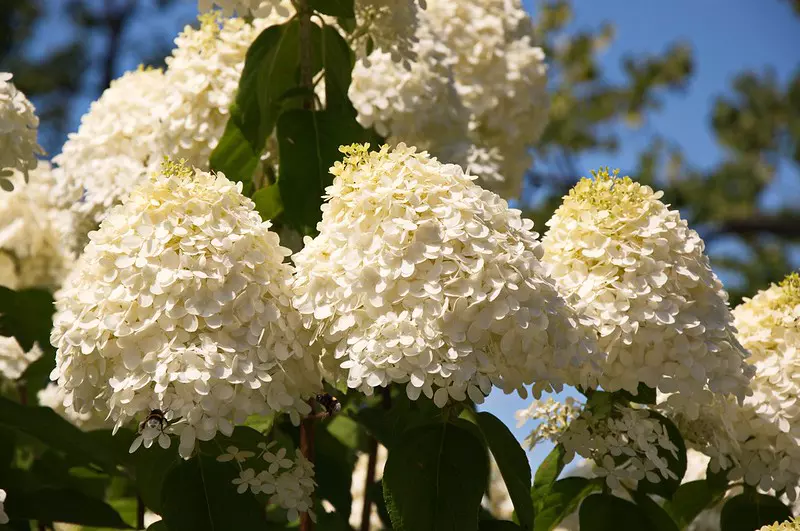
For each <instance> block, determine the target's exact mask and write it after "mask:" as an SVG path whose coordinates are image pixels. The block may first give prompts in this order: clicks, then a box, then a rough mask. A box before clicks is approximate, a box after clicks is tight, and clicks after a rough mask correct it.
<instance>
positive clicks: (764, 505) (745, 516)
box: [720, 489, 792, 531]
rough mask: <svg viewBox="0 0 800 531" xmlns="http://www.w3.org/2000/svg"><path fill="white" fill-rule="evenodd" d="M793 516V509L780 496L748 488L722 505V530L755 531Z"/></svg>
mask: <svg viewBox="0 0 800 531" xmlns="http://www.w3.org/2000/svg"><path fill="white" fill-rule="evenodd" d="M791 517H792V511H791V509H789V508H788V507H787V506H786V505H784V504H783V503H782V502H781V501H780V500H779V499H778V498H776V497H774V496H767V495H766V494H760V493H758V492H755V491H754V490H752V489H748V490H746V491H745V492H743V493H742V494H739V495H738V496H734V497H733V498H730V499H729V500H728V501H726V502H725V505H723V506H722V514H721V515H720V525H721V529H722V531H745V530H746V531H753V529H759V528H760V527H762V526H765V525H770V524H773V523H775V522H784V521H786V520H788V519H789V518H791Z"/></svg>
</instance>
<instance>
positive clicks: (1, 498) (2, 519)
mask: <svg viewBox="0 0 800 531" xmlns="http://www.w3.org/2000/svg"><path fill="white" fill-rule="evenodd" d="M5 501H6V491H4V490H3V489H0V524H7V523H8V520H9V519H8V515H7V514H6V511H5V507H3V505H4V504H5Z"/></svg>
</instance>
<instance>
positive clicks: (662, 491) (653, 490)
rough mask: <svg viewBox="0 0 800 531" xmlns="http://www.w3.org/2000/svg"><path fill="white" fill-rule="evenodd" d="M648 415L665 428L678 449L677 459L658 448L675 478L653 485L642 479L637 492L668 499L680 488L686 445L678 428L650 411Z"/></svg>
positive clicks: (683, 472) (660, 480)
mask: <svg viewBox="0 0 800 531" xmlns="http://www.w3.org/2000/svg"><path fill="white" fill-rule="evenodd" d="M649 413H650V417H652V418H655V419H657V420H658V421H659V422H660V423H661V424H663V425H664V426H665V427H666V429H667V434H668V435H669V440H670V441H672V444H674V445H675V446H676V447H677V448H678V455H677V457H676V456H674V455H672V452H670V451H668V450H665V449H664V448H661V447H660V446H659V448H658V455H659V456H660V457H662V458H664V459H666V461H667V465H668V467H669V469H670V470H671V471H672V472H674V473H675V477H674V478H669V479H665V478H663V477H660V478H659V481H657V482H655V483H653V482H650V481H649V480H647V478H645V479H642V480H641V481H639V484H638V487H637V490H638V491H639V492H642V493H645V494H658V495H659V496H661V497H662V498H666V499H670V498H671V497H672V495H673V494H674V493H675V491H676V490H678V487H680V486H681V480H682V479H683V476H684V475H685V474H686V465H687V458H686V444H685V443H684V442H683V436H682V435H681V432H680V430H678V427H677V426H675V424H674V423H673V422H672V421H671V420H669V419H668V418H666V417H665V416H664V415H662V414H660V413H656V412H655V411H652V410H650V411H649Z"/></svg>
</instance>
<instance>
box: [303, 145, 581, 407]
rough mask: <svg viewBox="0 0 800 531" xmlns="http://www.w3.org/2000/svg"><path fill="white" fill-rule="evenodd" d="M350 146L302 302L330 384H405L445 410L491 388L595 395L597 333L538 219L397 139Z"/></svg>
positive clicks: (306, 269)
mask: <svg viewBox="0 0 800 531" xmlns="http://www.w3.org/2000/svg"><path fill="white" fill-rule="evenodd" d="M368 147H369V146H359V145H355V146H351V147H345V148H342V151H343V152H344V153H345V154H346V155H345V160H344V162H337V163H336V165H335V166H334V167H333V168H332V169H331V173H332V174H333V175H334V176H335V178H334V181H333V185H332V186H330V187H329V188H328V189H327V190H326V197H327V198H329V201H328V202H327V203H326V204H325V205H323V207H322V210H323V212H322V221H321V222H320V223H319V224H318V226H317V229H318V230H319V232H320V234H319V236H317V237H316V238H314V239H313V240H312V239H310V238H307V239H306V244H305V247H304V248H303V250H301V251H300V252H299V253H298V254H296V255H294V262H295V264H296V266H297V273H296V276H295V292H296V297H295V305H296V307H297V308H298V310H299V312H300V313H301V314H302V316H303V322H304V325H305V326H306V327H307V328H309V329H310V330H312V331H313V332H314V338H315V339H316V341H317V342H319V343H321V344H322V345H323V346H324V347H325V348H326V349H327V352H326V355H325V356H324V362H325V363H326V364H327V366H328V368H329V370H331V371H333V373H334V374H333V375H332V378H333V379H336V378H338V377H342V378H343V377H345V376H346V379H347V385H348V386H349V387H350V388H353V389H360V390H362V391H363V392H365V393H367V394H371V393H372V392H373V388H375V387H378V386H386V385H388V384H390V383H391V382H398V383H407V385H406V392H407V394H408V396H409V398H411V399H412V400H415V399H417V398H418V397H419V395H420V394H421V393H424V394H425V395H426V396H427V397H429V398H433V400H434V402H435V403H436V404H437V405H438V406H439V407H443V406H444V405H445V404H446V403H447V402H448V400H449V399H450V398H452V399H454V400H465V399H466V398H467V396H469V397H470V399H472V400H473V401H475V402H482V401H483V398H484V396H486V395H487V394H488V393H489V391H490V389H491V387H492V385H496V386H498V387H500V388H501V389H503V390H504V391H505V392H507V393H510V392H512V391H515V390H516V391H517V392H519V393H520V394H521V395H523V396H526V395H527V391H526V389H525V387H524V386H525V385H528V384H533V393H534V395H536V396H539V395H540V394H541V392H542V391H548V390H551V389H560V388H561V386H562V385H563V384H565V383H566V384H571V385H583V386H591V385H592V384H593V382H594V378H595V374H594V371H595V370H596V367H597V364H596V363H595V362H594V354H595V351H594V343H593V337H591V336H590V335H589V332H588V331H587V330H586V329H585V328H584V327H583V326H582V325H581V323H580V322H579V317H578V316H577V314H575V313H574V311H573V310H572V309H571V308H570V307H569V306H568V305H567V304H566V303H565V302H564V301H563V299H561V298H560V297H559V296H558V294H557V292H556V290H555V288H554V286H553V284H552V282H551V281H550V279H549V278H547V276H546V275H545V274H544V272H543V266H542V265H541V263H540V262H539V258H540V256H541V247H540V245H539V243H538V241H537V240H536V237H537V235H536V233H534V232H532V230H531V229H532V226H533V223H532V222H531V221H530V220H524V219H522V218H521V217H520V212H519V211H518V210H513V209H509V208H508V204H507V203H506V202H505V201H504V200H503V199H501V198H500V197H498V196H497V195H495V194H493V193H492V192H489V191H487V190H484V189H482V188H481V187H479V186H477V185H476V184H474V183H473V182H472V179H473V178H472V177H470V176H468V175H465V174H464V172H463V171H462V170H461V168H459V167H458V166H455V165H447V164H441V163H439V162H438V161H437V160H436V159H434V158H431V157H430V156H429V155H428V154H427V153H425V152H422V153H417V152H416V150H415V149H414V148H409V147H406V146H405V145H404V144H399V145H398V146H397V147H396V148H395V149H391V150H390V148H389V147H388V146H384V147H383V148H382V149H381V150H380V151H379V152H368Z"/></svg>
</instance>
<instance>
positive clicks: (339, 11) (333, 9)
mask: <svg viewBox="0 0 800 531" xmlns="http://www.w3.org/2000/svg"><path fill="white" fill-rule="evenodd" d="M308 5H310V6H311V7H313V8H314V9H315V10H316V11H318V12H320V13H322V14H323V15H330V16H332V17H346V18H353V17H354V16H355V12H354V11H353V0H308Z"/></svg>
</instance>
